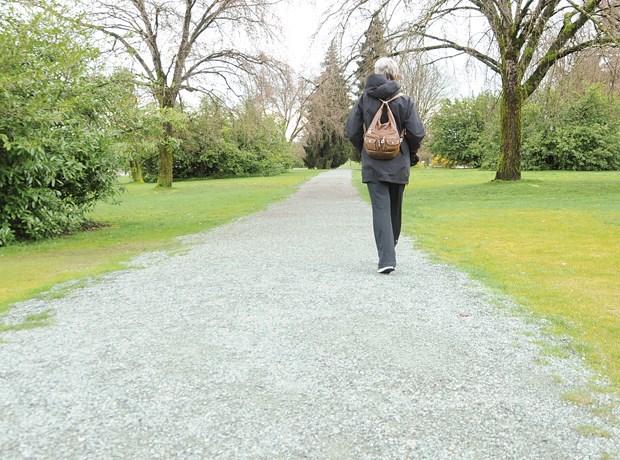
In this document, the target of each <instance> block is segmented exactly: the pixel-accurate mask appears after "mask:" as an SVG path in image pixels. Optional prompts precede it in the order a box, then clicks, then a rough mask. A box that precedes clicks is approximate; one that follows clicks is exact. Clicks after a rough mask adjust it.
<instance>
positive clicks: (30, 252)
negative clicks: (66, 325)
mask: <svg viewBox="0 0 620 460" xmlns="http://www.w3.org/2000/svg"><path fill="white" fill-rule="evenodd" d="M315 174H317V171H306V170H303V171H302V170H296V171H292V172H289V173H287V174H284V175H281V176H275V177H258V178H242V179H223V180H207V181H188V182H177V183H175V184H174V187H173V188H172V189H171V190H159V189H156V188H155V187H154V186H153V184H127V185H126V191H125V193H124V194H123V195H122V196H121V197H120V204H116V205H114V204H107V203H100V204H99V205H98V206H97V207H96V209H95V210H94V212H93V213H92V214H91V215H90V216H89V218H90V219H92V220H94V221H96V222H100V223H104V224H106V225H107V227H103V228H99V229H98V230H94V231H87V232H81V233H76V234H73V235H70V236H67V237H63V238H56V239H52V240H47V241H41V242H36V243H24V244H17V245H13V246H9V247H3V248H0V273H2V277H1V278H0V313H2V312H3V311H6V310H8V308H10V305H11V304H12V303H14V302H17V301H21V300H26V299H29V298H32V297H35V296H37V295H41V293H42V292H44V291H48V290H49V289H50V288H51V287H52V286H54V285H56V284H58V283H63V282H67V281H70V280H75V279H78V278H84V277H88V276H95V275H99V274H102V273H106V272H109V271H113V270H117V269H120V268H123V262H126V261H128V260H129V259H130V258H132V257H134V256H136V255H138V254H140V253H142V252H145V251H153V250H160V249H164V250H169V249H173V248H174V247H175V245H176V244H178V243H175V241H174V238H175V237H177V236H181V235H187V234H191V233H196V232H200V231H205V230H208V229H211V228H213V227H215V226H217V225H221V224H223V223H226V222H229V221H231V220H233V219H235V218H237V217H240V216H242V215H245V214H249V213H252V212H256V211H259V210H261V209H264V208H265V207H266V206H267V205H268V204H270V203H273V202H275V201H278V200H281V199H283V198H285V197H286V196H288V195H290V194H291V193H292V192H294V191H295V190H296V188H297V186H298V185H299V184H301V183H302V182H303V181H305V180H307V179H309V178H310V177H311V176H313V175H315ZM65 291H66V289H60V290H59V291H58V292H56V291H54V292H52V293H50V294H49V295H50V296H52V297H58V296H62V295H63V293H64V292H65ZM43 322H44V321H42V320H41V321H39V320H36V318H35V319H33V320H32V321H29V323H31V324H35V323H36V324H39V323H43ZM27 323H28V322H27ZM24 327H26V326H24Z"/></svg>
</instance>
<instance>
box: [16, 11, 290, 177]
mask: <svg viewBox="0 0 620 460" xmlns="http://www.w3.org/2000/svg"><path fill="white" fill-rule="evenodd" d="M24 1H29V2H30V3H32V2H35V3H39V6H42V7H44V8H48V9H49V8H50V7H49V6H48V5H47V4H46V3H47V2H45V1H43V0H24ZM278 1H279V0H114V1H112V0H93V1H92V2H85V3H84V9H83V11H82V12H78V13H76V17H78V18H79V19H77V21H79V22H80V24H81V25H83V26H85V27H90V28H92V29H96V30H98V31H100V32H102V33H103V34H104V35H105V36H107V37H109V38H111V39H112V40H113V42H114V44H115V45H116V44H120V45H121V46H122V48H123V49H124V50H125V51H126V53H128V55H129V56H130V57H131V59H133V60H134V61H135V62H136V63H137V67H138V69H139V72H140V74H141V75H142V76H143V78H144V79H145V80H146V83H147V85H148V87H149V90H150V92H151V94H152V95H153V96H154V98H155V100H156V101H157V103H158V104H159V107H160V108H161V109H164V110H166V109H173V108H175V107H176V106H177V104H178V102H179V96H180V93H181V91H184V90H186V91H196V90H205V91H209V90H210V88H205V87H204V86H203V85H202V84H201V82H205V81H208V77H214V76H215V77H219V78H220V79H221V80H222V81H223V82H224V84H226V85H228V86H229V87H231V83H230V82H229V80H230V79H231V78H235V77H236V76H237V75H239V74H243V73H246V72H252V71H253V67H254V66H256V65H260V64H263V63H265V62H266V61H267V58H266V56H265V55H264V54H262V53H258V52H250V51H247V50H244V49H243V46H242V45H239V44H240V43H241V44H243V43H245V44H246V45H247V46H246V48H249V47H250V46H251V45H252V44H253V43H256V39H257V38H258V37H259V36H260V37H266V36H270V34H271V32H270V28H269V26H268V22H269V21H268V15H269V13H270V7H271V6H272V5H274V4H275V3H278ZM77 9H78V8H77V7H73V9H72V11H74V12H75V11H76V10H77ZM163 128H164V129H163V131H164V139H163V142H162V143H161V145H160V146H159V149H158V151H159V174H158V178H157V185H158V186H160V187H170V186H171V185H172V160H173V149H172V143H171V142H169V139H170V138H171V136H172V124H171V123H167V122H165V123H164V127H163Z"/></svg>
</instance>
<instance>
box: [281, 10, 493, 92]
mask: <svg viewBox="0 0 620 460" xmlns="http://www.w3.org/2000/svg"><path fill="white" fill-rule="evenodd" d="M332 5H333V1H331V0H314V1H299V0H291V1H288V2H285V3H284V4H281V5H280V6H279V15H280V16H281V18H282V21H281V28H282V37H281V39H282V44H281V45H278V46H277V49H276V50H273V51H274V52H275V54H276V57H277V58H280V59H282V60H283V61H286V62H288V63H289V64H291V65H292V66H293V68H294V69H295V70H297V71H298V72H300V73H301V74H302V75H304V76H306V77H308V78H312V77H314V76H316V75H318V73H319V72H320V65H321V62H322V60H323V58H324V55H325V53H326V51H327V47H328V46H329V40H330V37H329V34H328V33H329V30H328V28H324V30H322V31H321V34H320V36H319V38H317V39H316V40H315V41H314V42H313V41H312V36H313V34H314V33H315V32H316V31H317V29H318V27H319V25H320V23H321V21H322V20H323V18H324V14H325V11H326V10H327V9H328V8H329V7H331V6H332ZM359 33H360V34H361V33H363V30H361V31H359ZM343 53H347V50H343ZM472 61H473V62H472ZM437 66H438V67H439V68H440V70H441V71H442V72H444V73H445V74H446V78H447V80H448V82H449V86H450V87H449V94H448V96H449V97H462V96H471V95H475V94H478V93H480V92H481V91H482V90H483V89H484V88H486V87H489V86H490V83H489V82H488V81H487V76H486V75H485V69H484V66H481V65H479V64H477V62H476V61H475V60H472V59H468V58H466V57H464V56H460V57H457V58H455V59H451V60H447V61H440V62H438V63H437Z"/></svg>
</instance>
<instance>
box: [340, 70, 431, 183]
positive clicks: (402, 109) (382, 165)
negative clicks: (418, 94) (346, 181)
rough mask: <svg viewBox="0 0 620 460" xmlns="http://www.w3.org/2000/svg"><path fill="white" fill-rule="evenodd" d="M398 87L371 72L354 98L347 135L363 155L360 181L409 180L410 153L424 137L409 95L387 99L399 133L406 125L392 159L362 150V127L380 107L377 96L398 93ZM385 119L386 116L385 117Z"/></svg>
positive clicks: (388, 96)
mask: <svg viewBox="0 0 620 460" xmlns="http://www.w3.org/2000/svg"><path fill="white" fill-rule="evenodd" d="M399 91H400V86H398V83H396V82H395V81H392V80H388V79H387V78H385V77H384V76H383V75H377V74H374V75H370V76H369V77H368V78H367V79H366V89H364V93H363V94H362V96H361V97H360V98H359V99H358V100H357V102H356V103H355V106H353V109H352V110H351V113H350V114H349V119H348V121H347V126H346V130H347V137H348V138H349V140H350V141H351V143H352V144H353V146H354V147H355V148H356V149H357V151H358V152H361V154H362V181H363V182H375V181H383V182H393V183H397V184H408V183H409V170H410V166H411V160H410V158H411V157H410V156H411V155H415V154H416V153H417V151H418V149H419V148H420V143H421V142H422V139H423V138H424V127H423V126H422V121H421V120H420V116H419V115H418V110H417V109H416V107H415V105H414V104H413V102H412V101H411V98H410V97H409V96H401V97H399V98H398V99H395V100H394V101H392V102H390V109H391V110H392V113H393V114H394V119H395V120H396V124H397V125H398V130H399V131H400V132H402V130H403V128H405V130H406V131H405V138H404V139H403V142H402V144H401V148H400V150H401V153H400V154H399V155H398V156H397V157H396V158H394V159H392V160H373V159H372V158H370V157H369V156H368V154H367V153H366V150H365V149H364V126H368V125H370V123H371V122H372V119H373V118H374V116H375V114H376V113H377V110H379V108H380V107H381V101H379V99H383V100H387V99H390V98H391V97H393V96H395V95H396V94H398V92H399ZM384 117H385V120H382V122H385V121H386V120H387V116H385V114H384Z"/></svg>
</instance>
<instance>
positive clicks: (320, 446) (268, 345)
mask: <svg viewBox="0 0 620 460" xmlns="http://www.w3.org/2000/svg"><path fill="white" fill-rule="evenodd" d="M205 212H208V210H205ZM185 240H186V243H187V250H186V251H184V253H180V254H176V255H171V254H167V255H166V254H157V253H156V254H151V255H148V256H145V257H142V258H140V260H139V261H138V262H139V263H140V264H141V267H140V268H136V269H131V270H126V271H122V272H117V273H114V274H111V275H107V276H105V277H103V278H102V279H100V280H99V281H97V282H96V283H93V284H92V285H90V286H87V287H83V288H79V289H76V290H74V291H73V292H72V293H71V294H70V295H69V296H68V297H67V298H64V299H59V300H52V301H41V300H39V301H31V302H27V303H24V304H21V305H19V306H18V307H16V308H15V309H14V310H13V311H12V313H11V315H12V316H13V317H16V316H19V315H20V314H22V315H23V314H25V313H26V312H29V311H33V310H37V309H45V308H51V309H52V311H53V312H54V324H53V326H51V327H45V328H38V329H33V330H29V331H21V332H13V333H7V334H4V336H3V338H4V340H5V343H4V344H0V366H1V367H0V456H2V458H63V459H64V458H265V459H272V458H338V459H340V458H354V459H358V458H415V459H423V458H428V459H443V458H446V459H452V458H459V459H468V458H471V459H486V458H489V459H498V458H515V459H524V458H531V459H541V458H549V459H586V458H602V457H603V456H604V455H605V454H611V455H612V456H613V455H617V454H618V453H619V452H620V449H619V446H620V444H619V442H618V439H620V431H619V429H618V428H617V427H615V426H613V425H610V424H608V423H606V419H605V418H600V417H599V416H594V415H593V413H592V411H591V410H590V408H589V407H586V406H581V407H580V406H577V405H574V404H571V403H568V402H566V401H564V399H563V398H562V395H563V394H565V392H567V391H572V390H576V389H577V390H579V389H581V388H584V387H585V386H587V385H588V383H589V382H591V380H592V379H593V378H594V376H592V375H590V374H589V373H588V372H587V371H586V370H584V368H583V366H582V365H581V364H580V362H579V360H578V359H577V358H570V359H562V360H560V359H553V358H545V359H546V360H547V361H548V363H547V364H545V365H541V364H540V360H541V355H540V349H539V347H538V346H537V345H534V341H535V340H536V338H537V336H538V332H537V330H538V327H539V326H538V325H537V324H536V323H535V322H532V321H527V320H526V318H524V316H523V315H522V314H516V313H515V312H514V311H513V310H514V309H511V308H510V307H506V305H505V302H502V301H501V299H497V298H496V297H494V296H492V295H491V294H489V293H488V292H487V291H485V289H484V288H483V287H481V286H480V285H478V284H477V283H474V282H472V281H470V280H468V278H467V277H466V276H465V275H463V274H461V273H458V272H456V271H455V270H454V269H452V268H450V267H448V266H445V265H439V264H436V263H433V262H431V261H429V259H428V258H426V257H425V256H424V255H423V253H421V252H419V251H417V250H414V249H412V244H411V242H410V241H409V240H406V239H403V240H402V242H401V243H400V244H399V246H398V251H397V252H398V254H397V255H398V262H399V266H398V269H397V271H396V272H394V273H393V274H391V275H389V276H385V275H378V274H377V273H376V272H375V266H376V252H375V248H374V242H373V239H372V230H371V216H370V207H369V206H368V205H367V204H366V203H365V202H363V201H362V200H361V199H360V198H359V196H358V195H357V193H356V191H355V190H354V188H353V187H352V185H351V172H350V171H349V170H335V171H331V172H328V173H324V174H321V175H319V176H317V177H316V178H314V179H312V180H311V181H309V182H308V183H306V184H305V185H303V186H302V187H301V189H300V191H299V192H298V193H296V194H295V195H294V196H292V197H291V198H290V199H288V200H287V201H285V202H282V203H279V204H277V205H274V206H272V207H271V208H270V209H268V210H267V211H264V212H261V213H258V214H255V215H252V216H249V217H246V218H243V219H240V220H238V221H236V222H234V223H232V224H229V225H226V226H223V227H220V228H218V229H215V230H213V231H211V232H207V233H203V234H199V235H192V236H191V237H187V238H185ZM9 319H10V318H9ZM597 397H598V398H599V399H600V400H601V401H602V402H605V400H606V398H608V396H605V395H601V396H597ZM612 412H613V411H612ZM595 427H596V429H597V430H599V431H600V433H601V434H605V435H606V436H608V437H604V436H592V435H586V434H584V433H585V432H587V431H593V430H595ZM603 430H604V431H603Z"/></svg>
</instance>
